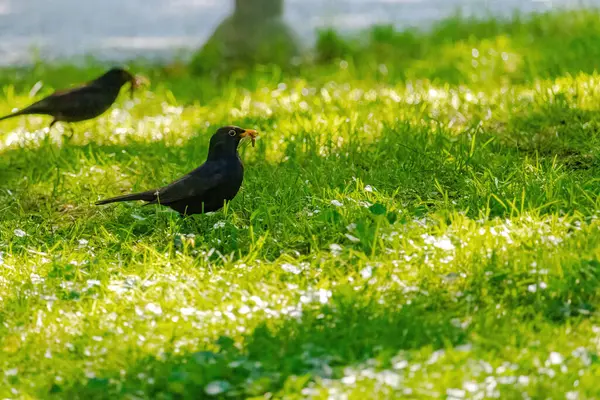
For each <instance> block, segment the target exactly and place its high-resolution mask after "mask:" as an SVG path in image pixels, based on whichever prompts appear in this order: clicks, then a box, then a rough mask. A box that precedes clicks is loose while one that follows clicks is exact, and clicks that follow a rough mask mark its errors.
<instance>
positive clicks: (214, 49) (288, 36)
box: [192, 0, 298, 73]
mask: <svg viewBox="0 0 600 400" xmlns="http://www.w3.org/2000/svg"><path fill="white" fill-rule="evenodd" d="M297 54H298V47H297V46H296V40H295V37H294V34H293V32H292V31H291V29H289V28H288V27H287V26H286V24H285V23H284V21H283V0H235V11H234V12H233V14H232V15H231V16H229V17H227V18H226V19H225V20H224V21H223V22H222V23H221V24H220V25H219V26H218V27H217V29H216V30H215V32H214V33H213V35H212V37H211V38H210V39H209V40H208V41H207V42H206V44H205V45H204V46H203V47H202V49H201V50H200V51H199V52H198V53H197V54H196V55H195V57H194V59H193V60H192V69H193V70H194V71H196V72H199V73H207V72H230V71H231V70H233V69H237V68H244V67H248V66H249V65H253V64H273V63H275V64H279V65H285V64H287V63H289V62H290V60H291V58H292V57H294V56H295V55H297Z"/></svg>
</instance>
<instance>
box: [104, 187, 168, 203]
mask: <svg viewBox="0 0 600 400" xmlns="http://www.w3.org/2000/svg"><path fill="white" fill-rule="evenodd" d="M155 198H156V190H148V191H147V192H141V193H132V194H126V195H123V196H117V197H111V198H110V199H105V200H100V201H98V202H97V203H96V205H97V206H101V205H103V204H109V203H116V202H119V201H133V200H144V201H152V200H154V199H155Z"/></svg>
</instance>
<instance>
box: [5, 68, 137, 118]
mask: <svg viewBox="0 0 600 400" xmlns="http://www.w3.org/2000/svg"><path fill="white" fill-rule="evenodd" d="M128 82H129V83H131V94H132V95H133V90H134V89H135V88H136V87H137V86H139V84H140V83H141V80H140V77H135V76H133V75H132V74H130V73H129V72H127V71H125V70H124V69H122V68H112V69H111V70H109V71H108V72H106V73H105V74H104V75H102V76H100V77H98V78H96V79H94V80H93V81H91V82H88V83H86V84H84V85H81V86H79V87H75V88H72V89H66V90H58V91H56V92H54V93H52V94H51V95H50V96H48V97H45V98H43V99H41V100H40V101H38V102H36V103H33V104H32V105H30V106H29V107H26V108H24V109H22V110H19V111H17V112H14V113H12V114H9V115H6V116H4V117H1V118H0V121H2V120H4V119H8V118H13V117H16V116H19V115H29V114H41V115H50V116H52V117H54V120H53V121H52V123H51V124H50V127H52V126H53V125H54V124H55V123H57V122H61V121H63V122H79V121H84V120H87V119H92V118H95V117H97V116H99V115H100V114H102V113H104V112H105V111H106V110H108V109H109V107H110V106H111V105H112V104H113V103H114V102H115V100H116V99H117V96H118V95H119V92H120V91H121V87H122V86H123V85H125V84H126V83H128Z"/></svg>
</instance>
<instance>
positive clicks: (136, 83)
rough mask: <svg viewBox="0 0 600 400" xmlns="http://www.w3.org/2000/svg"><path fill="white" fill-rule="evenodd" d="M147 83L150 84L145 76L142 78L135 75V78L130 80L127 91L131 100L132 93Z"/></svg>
mask: <svg viewBox="0 0 600 400" xmlns="http://www.w3.org/2000/svg"><path fill="white" fill-rule="evenodd" d="M149 83H150V81H149V80H148V78H146V77H145V76H142V75H136V76H134V77H133V78H132V79H131V88H130V89H129V91H130V94H131V98H132V99H133V92H134V91H135V90H136V89H137V88H139V87H142V86H145V85H147V84H149Z"/></svg>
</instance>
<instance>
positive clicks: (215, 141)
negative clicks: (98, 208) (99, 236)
mask: <svg viewBox="0 0 600 400" xmlns="http://www.w3.org/2000/svg"><path fill="white" fill-rule="evenodd" d="M257 135H258V134H257V132H256V131H254V130H252V129H242V128H239V127H237V126H225V127H222V128H219V129H218V130H217V132H216V133H215V134H214V135H213V136H212V137H211V139H210V146H209V148H208V157H207V159H206V162H205V163H204V164H202V165H201V166H199V167H198V168H196V169H195V170H193V171H192V172H190V173H189V174H187V175H185V176H183V177H182V178H180V179H178V180H176V181H175V182H173V183H171V184H169V185H167V186H165V187H163V188H160V189H155V190H148V191H146V192H141V193H134V194H127V195H124V196H118V197H113V198H110V199H106V200H102V201H99V202H97V203H96V205H102V204H108V203H114V202H119V201H131V200H144V201H146V202H147V204H160V205H163V206H168V207H171V208H172V209H174V210H175V211H177V212H179V213H180V214H182V215H192V214H201V213H205V212H212V211H217V210H219V209H220V208H222V207H223V204H224V202H226V201H230V200H231V199H233V198H234V197H235V195H236V194H237V192H238V190H239V189H240V186H241V185H242V180H243V177H244V167H243V165H242V161H241V160H240V156H239V154H238V152H237V148H238V145H239V144H240V141H241V140H242V139H243V138H245V137H250V138H251V139H252V145H254V140H255V137H256V136H257Z"/></svg>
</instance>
